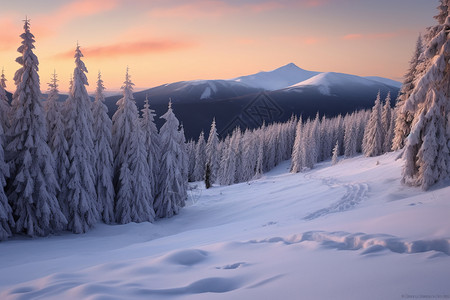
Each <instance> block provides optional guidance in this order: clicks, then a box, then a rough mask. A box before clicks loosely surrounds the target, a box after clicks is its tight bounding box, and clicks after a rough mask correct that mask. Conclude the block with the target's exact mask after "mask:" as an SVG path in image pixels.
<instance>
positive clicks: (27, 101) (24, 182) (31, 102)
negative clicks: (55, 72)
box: [6, 20, 66, 236]
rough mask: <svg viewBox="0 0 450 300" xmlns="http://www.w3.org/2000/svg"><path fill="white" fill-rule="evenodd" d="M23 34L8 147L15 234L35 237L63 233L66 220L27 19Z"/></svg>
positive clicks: (8, 189) (15, 76)
mask: <svg viewBox="0 0 450 300" xmlns="http://www.w3.org/2000/svg"><path fill="white" fill-rule="evenodd" d="M24 30H25V32H24V33H22V35H21V36H20V37H21V38H22V45H21V46H20V47H19V48H18V49H17V51H18V52H19V53H20V54H21V56H19V57H18V58H17V59H16V62H18V63H19V64H20V65H21V66H22V67H21V68H20V69H18V70H17V71H16V73H15V75H14V82H15V84H16V87H17V88H16V91H15V93H14V95H13V100H12V103H11V111H10V120H11V126H10V128H9V129H8V132H7V136H8V145H7V146H6V155H7V159H6V160H7V162H8V164H9V167H10V180H9V181H8V185H7V196H8V199H9V201H10V204H11V207H12V209H13V215H14V217H15V221H16V222H15V226H14V231H15V232H18V233H22V232H24V233H26V234H28V235H30V236H45V235H48V234H49V233H52V232H56V231H60V230H62V229H64V226H65V224H66V218H65V217H64V215H63V213H62V212H61V208H60V206H59V204H58V200H57V199H56V190H57V189H58V183H57V181H56V176H55V169H54V168H55V160H54V158H53V155H52V153H51V151H50V148H49V147H48V145H47V126H46V122H45V116H44V111H43V108H42V103H41V100H40V97H41V92H40V83H39V75H38V73H37V71H38V64H39V62H38V59H37V57H36V55H35V54H34V53H33V49H34V45H33V43H34V42H35V41H34V36H33V34H32V33H31V32H30V22H29V20H25V24H24Z"/></svg>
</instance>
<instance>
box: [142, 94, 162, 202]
mask: <svg viewBox="0 0 450 300" xmlns="http://www.w3.org/2000/svg"><path fill="white" fill-rule="evenodd" d="M155 116H156V114H155V111H154V110H153V109H150V104H149V101H148V97H145V103H144V108H143V109H142V119H141V126H142V132H143V134H144V145H145V150H146V151H147V164H148V167H149V173H150V177H149V181H150V187H151V191H152V197H153V199H154V198H155V196H156V194H157V189H158V175H159V158H160V155H161V149H160V147H161V146H160V143H161V141H160V138H159V133H158V128H156V124H155Z"/></svg>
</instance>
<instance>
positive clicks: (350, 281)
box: [0, 152, 450, 299]
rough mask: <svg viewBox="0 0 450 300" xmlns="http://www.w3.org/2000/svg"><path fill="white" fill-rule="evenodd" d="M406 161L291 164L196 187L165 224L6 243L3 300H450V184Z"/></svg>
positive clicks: (0, 272) (0, 249)
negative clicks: (302, 168) (422, 184)
mask: <svg viewBox="0 0 450 300" xmlns="http://www.w3.org/2000/svg"><path fill="white" fill-rule="evenodd" d="M398 156H399V153H398V152H394V153H388V154H385V155H383V156H379V157H374V158H365V157H362V156H358V157H355V158H352V159H345V160H344V159H341V161H340V162H339V163H338V164H337V165H334V166H331V163H330V161H328V162H324V163H321V164H319V165H317V167H316V168H315V169H313V170H310V171H307V172H305V173H298V174H290V173H288V170H289V163H290V162H289V161H287V162H284V163H282V164H280V165H279V166H278V167H276V168H275V169H274V170H272V171H271V172H269V173H267V174H264V176H263V177H262V178H260V179H258V180H254V181H251V182H247V183H241V184H236V185H232V186H224V187H221V186H214V187H213V188H211V189H208V190H205V189H204V187H203V185H202V183H200V182H199V183H195V184H193V185H192V187H193V189H192V190H191V191H190V199H189V201H188V203H187V206H186V207H185V208H184V209H182V210H181V212H180V214H179V215H178V216H175V217H173V218H170V219H163V220H159V221H157V222H155V223H153V224H151V223H140V224H135V223H131V224H127V225H109V226H108V225H103V224H98V225H97V227H96V228H95V229H93V230H91V231H90V232H88V233H86V234H82V235H74V234H63V235H60V236H50V237H48V238H37V239H28V238H15V239H13V240H9V241H6V242H1V243H0V257H1V260H0V299H402V297H403V298H405V296H406V297H407V296H420V295H426V296H436V295H438V296H447V297H449V296H450V285H449V278H450V256H449V255H450V245H449V242H450V222H449V212H450V186H448V184H447V185H445V184H441V185H440V186H437V187H434V188H432V189H431V190H430V191H427V192H424V191H421V190H419V189H417V188H411V187H406V186H403V185H401V184H400V177H401V175H400V173H401V165H402V161H401V160H396V158H397V157H398ZM194 186H197V187H196V188H194Z"/></svg>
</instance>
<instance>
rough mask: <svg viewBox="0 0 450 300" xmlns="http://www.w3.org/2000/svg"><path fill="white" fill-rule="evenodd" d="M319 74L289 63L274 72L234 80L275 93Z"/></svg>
mask: <svg viewBox="0 0 450 300" xmlns="http://www.w3.org/2000/svg"><path fill="white" fill-rule="evenodd" d="M317 74H319V73H318V72H312V71H307V70H303V69H301V68H299V67H297V66H296V65H295V64H294V63H288V64H287V65H284V66H282V67H279V68H278V69H275V70H272V71H267V72H259V73H256V74H252V75H247V76H241V77H238V78H234V79H233V80H235V81H238V82H241V83H244V84H246V85H248V86H251V87H255V88H262V89H265V90H269V91H274V90H278V89H282V88H285V87H288V86H290V85H293V84H295V83H298V82H300V81H303V80H306V79H309V78H311V77H313V76H315V75H317Z"/></svg>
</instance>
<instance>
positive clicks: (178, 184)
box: [154, 102, 187, 218]
mask: <svg viewBox="0 0 450 300" xmlns="http://www.w3.org/2000/svg"><path fill="white" fill-rule="evenodd" d="M161 118H162V119H165V120H166V122H165V123H164V125H163V126H162V127H161V129H160V137H161V153H162V158H161V168H160V175H159V194H158V195H157V196H156V199H155V206H154V207H155V212H156V216H157V217H159V218H170V217H172V216H173V215H176V214H178V212H179V210H180V207H181V206H183V205H184V202H185V197H186V182H187V177H185V176H187V172H186V171H184V170H183V168H184V167H185V166H186V163H185V162H184V159H186V153H185V151H186V147H185V145H184V135H183V137H181V135H182V133H181V132H180V131H179V126H180V123H179V121H178V119H177V118H176V116H175V114H174V113H173V110H172V102H169V108H168V110H167V112H166V113H165V114H164V115H162V116H161ZM181 142H183V144H181Z"/></svg>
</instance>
